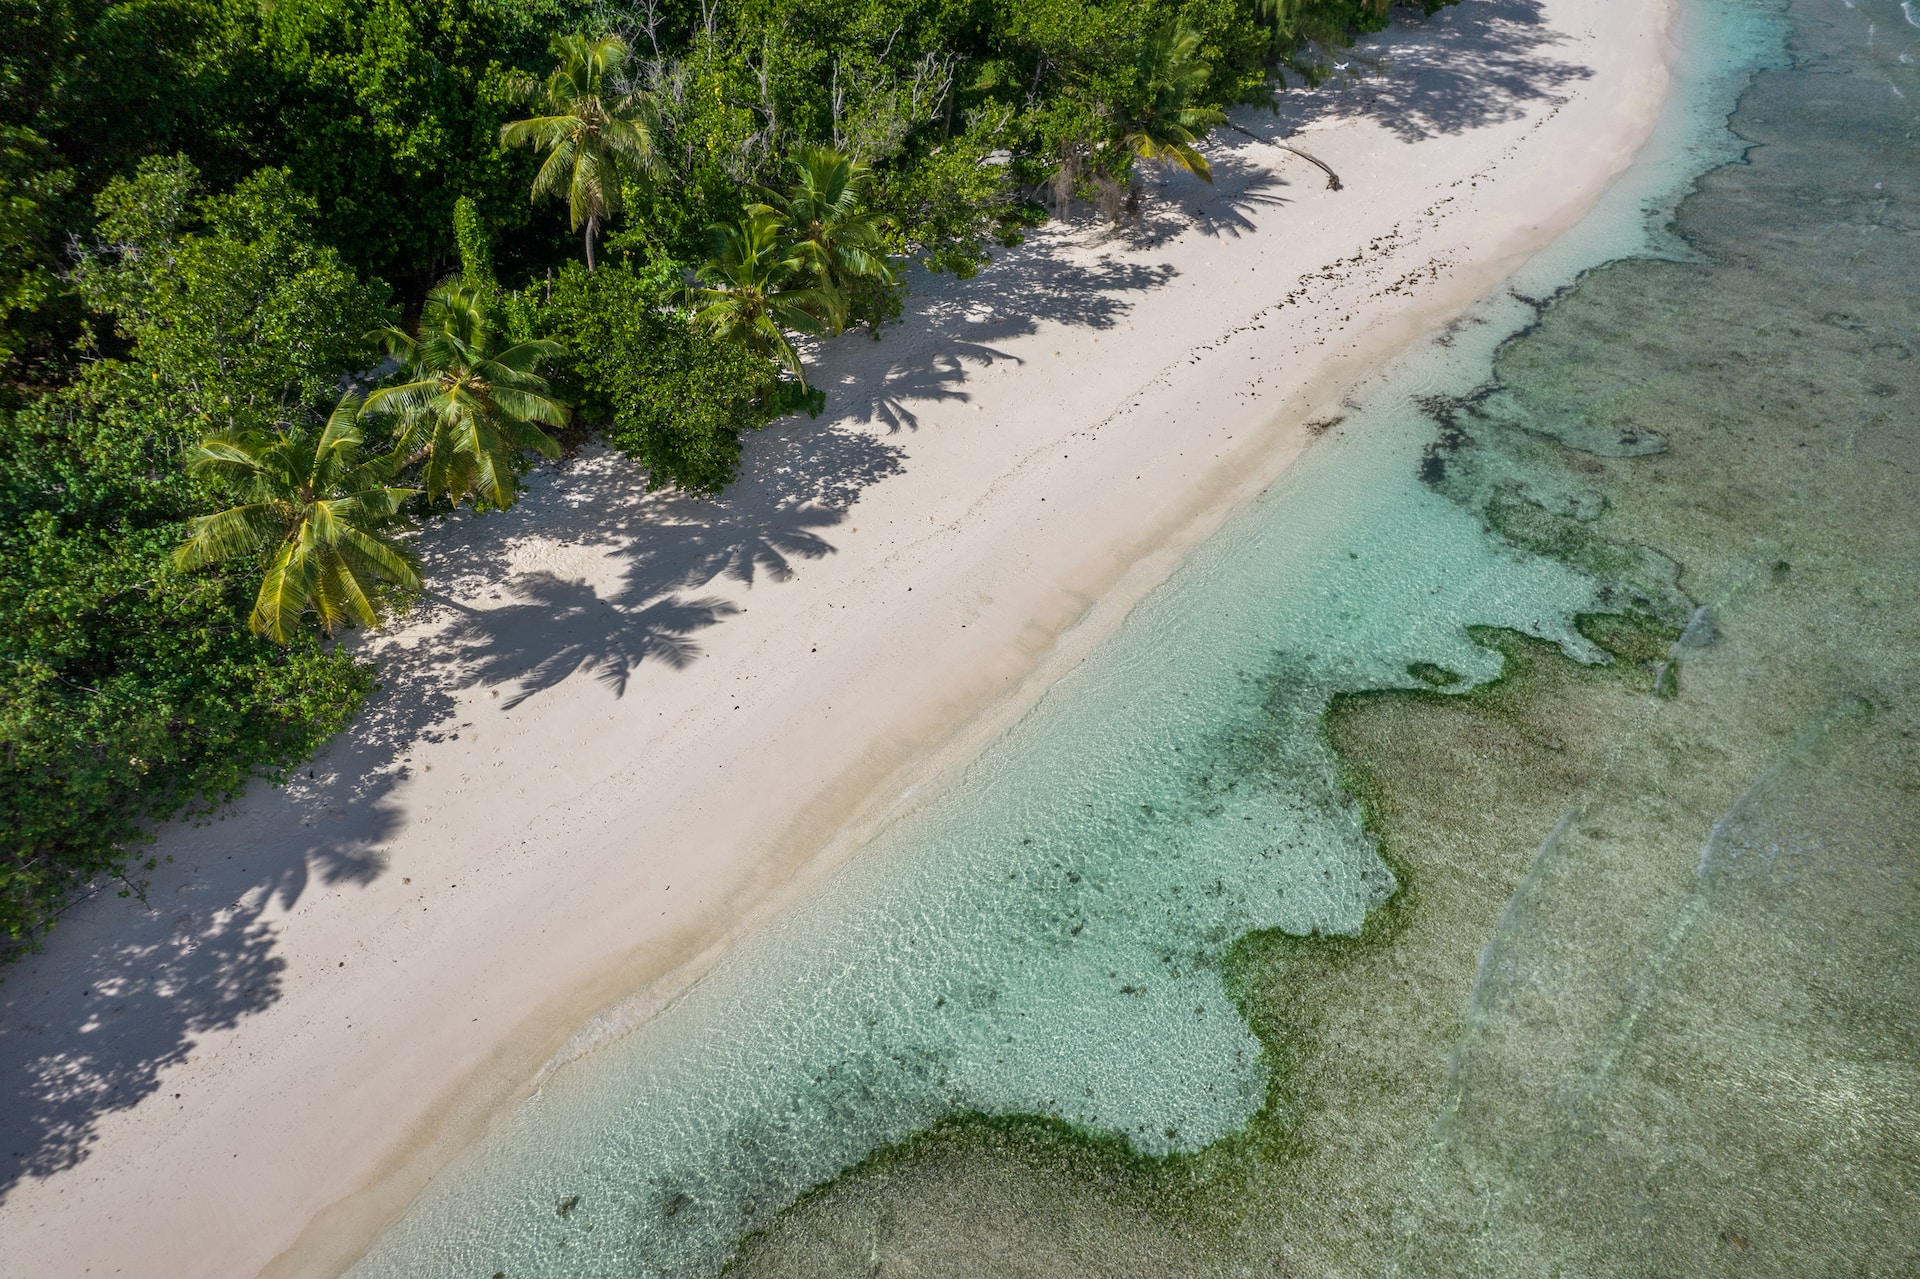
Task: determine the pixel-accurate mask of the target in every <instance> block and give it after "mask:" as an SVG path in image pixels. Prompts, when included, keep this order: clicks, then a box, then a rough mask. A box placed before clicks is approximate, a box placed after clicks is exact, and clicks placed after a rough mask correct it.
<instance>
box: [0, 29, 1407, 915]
mask: <svg viewBox="0 0 1920 1279" xmlns="http://www.w3.org/2000/svg"><path fill="white" fill-rule="evenodd" d="M1439 2H1440V0H1421V3H1422V4H1423V6H1424V7H1427V8H1433V7H1437V4H1438V3H1439ZM1391 3H1392V0H1018V2H1017V3H1016V2H1014V0H625V2H624V4H623V3H622V2H621V0H615V3H613V4H607V3H605V2H604V0H601V2H598V3H594V4H591V5H589V4H586V3H584V2H583V0H276V2H275V3H274V4H271V5H263V4H255V3H247V2H241V0H0V661H3V662H4V669H3V671H0V832H4V833H3V834H0V950H15V951H17V950H18V949H19V948H21V947H25V946H30V945H31V944H32V943H33V941H34V939H35V938H36V937H37V936H39V935H40V934H41V933H42V932H43V931H44V930H45V929H46V927H48V926H49V924H50V922H51V921H52V919H53V918H54V917H55V916H56V915H57V913H58V911H59V910H60V909H61V907H62V905H63V904H64V903H65V902H66V901H67V900H69V899H70V898H71V896H72V894H73V893H74V891H75V890H76V889H77V888H78V887H80V886H82V885H84V884H87V883H89V882H99V881H100V880H102V879H103V878H106V877H110V876H114V875H124V874H125V872H126V868H127V863H128V859H129V857H130V856H131V855H132V854H131V853H130V850H132V849H135V848H136V847H137V846H138V841H139V837H140V834H141V831H142V830H143V829H144V828H146V827H148V826H150V825H151V824H152V823H153V822H155V821H157V820H161V819H164V818H166V817H168V816H172V815H175V814H178V813H180V812H182V811H183V810H189V811H190V810H193V809H195V808H202V809H204V808H206V807H208V806H211V805H215V804H218V803H220V802H222V801H223V800H224V799H226V798H227V797H230V796H231V795H233V794H234V793H235V792H237V790H238V789H239V788H240V787H241V786H242V785H243V784H244V783H245V782H246V781H247V779H248V778H250V777H252V776H254V775H257V774H262V773H264V774H266V775H269V776H273V775H276V774H279V773H283V772H284V771H285V770H286V769H288V768H289V767H291V766H292V764H294V763H295V762H297V761H298V760H300V759H302V758H304V757H305V756H306V755H307V754H308V753H309V752H311V750H312V749H313V748H314V747H315V746H316V745H317V744H318V743H320V742H321V741H323V740H324V739H325V738H326V737H327V736H328V735H330V734H331V733H333V732H335V731H336V730H337V729H338V728H339V727H340V726H341V725H342V724H343V723H345V722H346V720H347V719H348V718H350V716H351V715H352V713H353V711H354V709H355V708H356V707H357V706H358V704H359V703H360V701H361V700H362V699H363V698H364V697H365V695H366V694H367V693H368V691H369V690H370V689H371V687H372V682H371V675H370V672H369V670H368V668H367V667H366V665H365V664H364V663H361V662H358V661H356V660H355V659H354V658H353V657H352V656H351V655H350V654H349V653H348V652H346V651H345V650H343V649H341V648H339V647H337V646H336V645H335V644H334V643H333V637H334V636H335V635H336V634H337V633H338V632H339V630H340V628H342V627H345V626H351V625H365V624H368V623H370V622H372V621H374V620H375V619H376V618H378V617H379V616H380V615H381V613H382V611H383V610H384V609H386V608H388V607H390V605H391V603H392V602H393V600H394V599H395V598H396V597H395V595H394V593H395V592H402V593H404V592H405V591H407V590H410V589H413V588H415V587H417V586H418V585H419V578H418V576H417V569H416V568H415V566H414V563H413V561H412V559H411V557H410V555H409V552H408V550H407V542H406V538H405V533H406V530H407V529H408V528H409V527H411V526H414V525H417V524H418V522H419V521H420V520H421V519H423V518H427V517H430V516H432V515H433V514H435V513H436V512H446V511H450V510H452V509H454V508H456V507H459V506H461V505H463V504H465V505H467V506H470V507H474V508H478V509H489V508H498V507H503V506H506V505H508V504H509V503H511V502H512V501H513V500H514V498H515V494H516V492H517V490H518V485H519V481H520V477H521V475H522V474H523V473H524V471H525V468H526V467H527V466H528V465H529V464H531V462H532V461H533V460H534V459H536V458H538V457H540V456H553V455H555V454H556V452H557V451H558V450H559V448H560V441H559V440H558V439H556V433H558V432H562V430H563V428H568V427H572V428H574V429H590V430H594V431H597V432H598V433H599V435H600V437H601V438H602V439H604V440H605V441H607V442H608V443H609V444H611V445H612V446H614V447H616V448H619V449H620V450H622V451H624V452H626V453H628V454H629V455H631V456H632V457H633V458H635V459H636V460H637V461H638V463H639V464H640V466H641V468H642V470H643V473H644V475H645V482H646V483H647V484H648V485H649V486H661V485H671V486H677V487H680V488H683V489H686V490H689V491H692V492H699V493H714V492H718V491H719V490H720V489H721V488H723V487H724V486H725V485H726V484H727V483H728V482H729V481H730V480H731V479H732V478H733V477H734V475H735V473H736V472H737V470H738V467H739V464H740V458H741V438H742V435H743V433H745V432H748V431H751V430H753V429H755V428H757V427H759V426H762V425H764V424H765V423H766V422H768V421H769V420H771V419H772V418H774V417H776V416H779V415H781V414H785V413H789V412H792V411H794V410H795V409H798V408H803V407H805V408H811V409H813V410H815V411H817V410H818V408H819V406H820V404H821V393H820V392H819V391H818V390H817V389H814V388H810V387H808V385H807V383H806V378H805V370H804V363H803V359H802V354H801V350H800V349H799V348H797V347H796V346H795V344H794V341H793V337H794V335H795V334H808V335H813V336H815V337H816V338H818V339H826V338H830V337H831V336H832V335H835V334H839V333H841V332H843V331H844V330H845V329H847V328H848V327H850V326H854V325H862V324H864V325H867V326H877V325H880V324H882V323H884V322H886V321H887V320H888V319H890V318H891V317H893V316H895V315H897V314H898V313H899V308H900V304H901V295H902V290H903V289H904V287H905V285H904V280H905V278H906V276H905V273H904V271H903V267H904V266H905V264H907V263H909V262H918V263H920V264H922V265H924V266H925V267H927V268H929V269H931V270H934V271H945V272H951V273H954V274H957V275H959V276H961V277H966V276H969V275H971V274H972V273H973V272H975V271H977V270H978V269H980V267H981V266H982V265H984V264H985V262H986V261H987V259H988V256H989V254H990V251H991V250H992V249H993V248H994V247H995V246H998V245H1011V244H1013V243H1015V242H1017V241H1018V239H1019V237H1020V235H1021V232H1022V230H1023V229H1024V228H1026V227H1029V226H1031V225H1034V224H1035V223H1037V222H1038V221H1040V220H1042V219H1043V218H1044V217H1046V216H1047V213H1048V210H1049V208H1051V209H1052V210H1053V211H1054V212H1059V211H1061V210H1064V209H1065V208H1067V207H1068V206H1069V205H1070V204H1071V203H1072V202H1073V201H1076V200H1080V201H1086V202H1090V203H1091V204H1093V205H1094V206H1095V207H1096V208H1099V209H1103V210H1106V211H1107V212H1109V213H1110V214H1117V213H1118V212H1120V211H1122V210H1124V208H1125V207H1127V206H1128V205H1129V204H1130V203H1131V201H1132V199H1133V198H1134V196H1133V193H1134V191H1135V186H1134V178H1133V175H1134V171H1135V166H1136V165H1137V164H1139V163H1143V162H1145V163H1158V164H1168V165H1173V166H1176V167H1179V168H1182V169H1185V170H1188V171H1190V172H1192V173H1193V174H1195V175H1197V176H1199V177H1201V178H1208V177H1209V170H1208V167H1207V161H1206V159H1205V157H1204V155H1203V153H1202V152H1201V150H1200V149H1199V147H1200V143H1201V142H1202V140H1203V139H1204V137H1205V135H1206V133H1207V131H1208V130H1209V129H1210V128H1211V127H1213V126H1214V125H1215V124H1217V123H1219V122H1220V121H1221V120H1223V119H1224V115H1223V112H1224V109H1225V108H1226V107H1228V106H1230V105H1232V104H1234V103H1236V102H1241V101H1248V100H1253V99H1255V98H1259V97H1261V96H1262V95H1264V94H1266V93H1267V92H1269V91H1270V89H1271V87H1272V85H1273V83H1274V81H1275V79H1276V77H1280V78H1284V77H1285V75H1287V74H1289V70H1288V69H1291V71H1293V72H1299V73H1301V74H1306V75H1309V76H1310V75H1311V74H1312V73H1313V69H1314V67H1315V65H1316V63H1315V58H1316V57H1317V56H1318V54H1319V52H1320V51H1322V50H1323V48H1324V46H1326V45H1329V44H1333V43H1339V42H1342V41H1346V40H1350V39H1351V38H1352V37H1353V35H1354V34H1355V33H1357V32H1361V31H1366V30H1371V29H1376V28H1378V27H1380V26H1382V25H1384V23H1385V22H1386V21H1387V18H1388V8H1389V5H1390V4H1391ZM561 201H564V203H565V205H566V215H565V217H561V216H560V214H559V210H558V208H557V205H558V203H559V202H561Z"/></svg>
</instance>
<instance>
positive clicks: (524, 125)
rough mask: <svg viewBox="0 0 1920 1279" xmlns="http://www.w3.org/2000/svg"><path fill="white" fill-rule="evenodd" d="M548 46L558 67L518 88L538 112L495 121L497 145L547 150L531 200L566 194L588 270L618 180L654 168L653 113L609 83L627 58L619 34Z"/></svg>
mask: <svg viewBox="0 0 1920 1279" xmlns="http://www.w3.org/2000/svg"><path fill="white" fill-rule="evenodd" d="M550 47H551V49H552V51H553V54H554V56H555V57H557V58H558V59H559V60H560V61H559V65H558V66H556V67H554V69H553V73H552V74H551V75H549V76H548V77H547V78H546V80H545V81H544V82H543V83H542V84H540V85H538V86H537V87H536V86H534V85H532V84H527V85H525V86H524V89H525V90H526V91H527V92H529V93H531V94H532V95H533V96H535V97H537V99H538V103H539V107H540V109H541V110H542V111H543V112H544V114H542V115H537V116H534V117H532V118H531V119H527V120H515V121H513V122H512V123H511V124H504V125H501V126H500V145H502V146H508V147H517V146H531V147H533V148H534V149H535V150H537V151H545V152H546V153H547V159H546V162H545V163H544V164H542V165H541V166H540V172H539V173H537V174H535V175H534V179H533V198H534V199H536V200H537V199H539V198H540V197H541V196H543V195H557V194H559V193H560V192H561V191H563V190H564V191H565V192H566V194H567V212H568V214H569V215H570V216H571V218H572V219H573V221H572V227H573V229H574V230H576V231H578V230H579V229H580V227H581V224H582V223H584V224H585V225H586V228H587V230H586V244H587V269H588V270H589V271H591V270H592V269H593V241H594V237H595V236H597V235H598V234H599V233H600V224H601V223H602V222H603V221H605V220H606V219H607V218H608V217H610V216H611V215H613V214H615V213H618V212H619V211H620V208H621V203H622V200H623V198H624V197H623V195H622V184H623V183H624V182H625V181H626V180H628V179H637V178H640V177H642V176H644V175H646V174H649V173H652V172H654V171H655V170H656V169H658V168H659V163H660V161H659V153H658V150H657V148H656V146H655V142H656V140H657V139H658V137H659V132H660V129H659V119H658V116H657V115H656V113H655V112H654V109H653V104H652V102H651V100H650V99H648V98H647V96H646V95H645V94H643V93H640V92H637V91H636V92H630V93H625V94H618V91H617V89H616V86H615V82H616V81H618V80H619V78H620V73H621V72H622V71H623V70H624V69H625V67H626V65H627V58H628V56H629V50H628V48H627V43H626V41H624V40H622V39H621V38H620V37H618V36H611V35H609V36H601V37H599V38H597V39H590V38H588V37H587V36H583V35H564V36H556V37H555V38H554V41H553V44H552V45H551V46H550ZM616 94H617V96H615V95H616Z"/></svg>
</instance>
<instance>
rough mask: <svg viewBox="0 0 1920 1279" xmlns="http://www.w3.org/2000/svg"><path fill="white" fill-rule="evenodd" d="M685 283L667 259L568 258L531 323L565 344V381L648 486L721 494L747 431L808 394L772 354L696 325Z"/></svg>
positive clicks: (736, 468) (589, 418) (587, 416)
mask: <svg viewBox="0 0 1920 1279" xmlns="http://www.w3.org/2000/svg"><path fill="white" fill-rule="evenodd" d="M683 292H684V290H683V288H682V286H681V284H680V268H679V267H677V266H675V265H674V264H673V263H671V262H660V263H656V264H654V265H653V266H651V267H648V268H647V269H645V270H640V271H636V270H633V269H631V268H630V267H628V266H627V265H626V264H625V263H609V264H604V265H602V266H601V267H600V268H599V269H598V270H597V271H594V272H593V273H592V274H588V273H587V271H586V270H585V269H583V268H582V267H580V266H579V265H577V264H571V263H570V264H568V265H567V266H566V267H565V268H564V269H563V270H562V271H561V272H560V274H559V275H558V276H557V277H555V279H554V282H553V301H552V302H551V303H549V304H544V305H541V306H539V308H538V310H537V315H538V319H537V320H536V321H535V323H536V324H537V325H538V326H539V332H540V333H541V334H542V335H543V336H550V337H554V338H557V339H558V340H559V341H561V342H562V343H563V344H564V345H565V346H566V348H567V351H568V355H567V357H566V371H565V372H564V373H563V374H561V376H560V378H559V381H560V384H561V385H562V387H563V388H565V389H567V390H569V391H571V393H572V395H573V399H574V402H575V403H576V404H577V405H578V406H579V412H580V414H581V415H582V417H583V418H585V419H586V420H587V421H588V422H591V423H593V424H595V425H597V426H599V428H600V433H601V435H602V437H603V438H605V439H606V441H607V442H608V443H610V444H612V445H613V446H614V447H615V448H618V449H619V450H620V451H621V452H623V453H625V454H626V455H627V456H629V457H631V458H633V459H634V460H635V461H637V462H639V463H640V464H641V465H642V466H644V467H645V468H646V470H647V487H648V488H649V489H657V488H661V487H663V486H667V485H672V486H674V487H676V488H681V489H685V490H686V491H688V492H690V493H718V492H719V491H720V490H721V489H722V488H723V487H725V486H726V485H727V484H728V483H729V482H730V481H732V479H733V478H734V476H735V475H736V474H737V473H738V472H739V469H740V440H741V436H742V434H743V433H745V432H747V431H756V430H759V429H760V428H761V427H763V426H765V425H766V424H767V423H768V422H770V421H772V420H773V419H774V418H776V417H779V416H780V415H782V414H783V413H787V412H791V411H792V410H793V409H794V408H796V407H801V406H802V405H803V404H806V403H807V402H806V401H805V400H801V401H800V402H799V403H796V402H795V400H794V398H793V396H792V394H791V392H790V391H788V389H787V388H788V387H789V386H790V385H791V384H789V383H785V382H782V381H781V380H780V370H779V368H778V367H777V366H776V365H775V364H774V363H773V361H772V360H770V359H768V358H767V357H765V356H763V355H756V354H754V353H753V352H751V351H748V350H746V349H745V348H743V347H741V346H739V345H737V344H734V343H729V342H721V341H717V340H715V339H713V338H710V337H708V336H706V335H704V334H702V333H699V332H697V331H696V330H695V329H694V327H693V326H692V324H691V323H689V316H688V313H687V311H686V310H685V308H684V307H683V306H682V305H681V294H682V293H683ZM526 297H527V298H528V299H529V300H530V299H531V297H532V294H531V291H530V292H529V294H528V295H526ZM523 305H524V303H523ZM795 389H797V388H795ZM814 407H815V411H816V412H817V411H818V408H817V402H816V404H815V405H814Z"/></svg>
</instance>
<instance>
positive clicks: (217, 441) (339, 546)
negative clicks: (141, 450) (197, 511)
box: [173, 395, 420, 644]
mask: <svg viewBox="0 0 1920 1279" xmlns="http://www.w3.org/2000/svg"><path fill="white" fill-rule="evenodd" d="M360 410H361V401H360V397H359V396H357V395H348V396H346V397H345V398H344V399H342V400H341V401H340V403H339V406H338V407H336V408H335V409H334V411H333V414H332V416H330V417H329V418H328V419H327V424H326V426H325V427H324V428H323V429H322V430H321V431H319V432H318V433H317V434H315V433H313V432H311V431H298V430H296V431H293V432H291V433H289V434H274V433H270V432H265V431H239V432H224V433H221V434H218V435H212V436H209V437H207V438H206V439H205V440H202V441H201V443H200V445H199V447H198V448H196V449H194V450H193V452H192V453H191V454H190V455H189V457H188V467H189V469H190V470H192V471H193V472H194V473H195V474H197V475H210V476H216V477H219V478H222V479H226V480H228V481H230V482H232V483H234V484H236V485H238V486H239V487H240V489H241V491H242V492H243V493H244V494H245V496H246V498H247V500H246V501H245V502H243V503H242V504H241V505H239V506H235V507H232V508H230V509H228V510H224V511H220V512H218V513H216V514H213V515H201V516H197V517H195V518H194V519H193V520H192V521H190V522H189V523H188V526H187V533H188V537H187V540H186V541H185V542H184V543H182V544H181V545H180V547H179V548H178V549H177V550H176V551H174V553H173V562H174V565H175V567H177V568H182V569H195V568H201V567H204V566H205V565H208V564H215V563H218V562H220V561H222V560H229V559H233V558H235V557H238V556H242V555H248V554H252V553H253V552H256V551H258V550H259V549H260V548H261V547H263V546H266V545H268V544H270V543H272V542H274V541H275V539H278V543H279V544H278V546H277V548H276V549H275V550H274V552H273V557H272V559H271V560H269V561H268V564H267V571H266V574H265V576H264V577H263V578H262V579H261V582H260V592H259V594H258V595H257V596H256V597H255V599H254V603H253V614H252V616H251V617H250V618H248V624H249V625H250V626H251V627H252V628H253V630H254V631H255V633H257V634H260V635H265V636H267V637H269V638H270V639H273V640H275V641H277V642H278V643H281V644H285V643H287V642H288V641H289V640H290V639H291V638H292V637H293V632H294V630H295V628H297V627H298V626H299V624H300V617H301V615H302V614H304V613H305V612H306V611H307V610H308V609H309V608H311V609H312V610H313V611H314V612H315V613H318V614H319V616H320V625H321V626H322V627H323V628H325V630H326V632H327V633H328V634H329V635H331V634H332V633H333V632H334V631H335V629H337V628H338V627H340V626H342V625H350V624H354V623H358V624H360V625H372V624H373V622H374V620H375V615H374V607H373V603H372V601H371V600H369V599H368V593H369V592H370V591H371V590H372V589H373V584H374V582H375V581H376V580H379V579H385V580H387V581H391V582H398V583H400V584H401V585H403V586H409V587H417V586H418V585H420V578H419V575H418V574H416V573H415V572H414V569H413V565H412V564H411V563H409V562H408V559H407V556H406V553H405V552H404V551H402V550H401V549H400V548H399V547H398V546H396V545H395V544H394V543H393V542H391V541H389V540H388V539H387V538H386V537H384V536H382V530H383V529H385V528H387V527H389V526H391V525H392V524H393V523H394V522H395V519H396V517H397V516H398V514H399V510H400V504H401V503H402V502H404V501H405V500H406V499H407V498H409V497H411V496H413V494H414V493H415V492H416V491H417V490H415V489H404V488H389V487H387V484H386V481H387V480H388V479H390V478H392V476H393V473H394V462H393V459H392V458H389V457H375V458H372V459H369V460H364V461H363V460H362V459H361V456H360V446H361V444H362V437H361V434H360V429H359V426H358V421H359V416H360Z"/></svg>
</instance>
